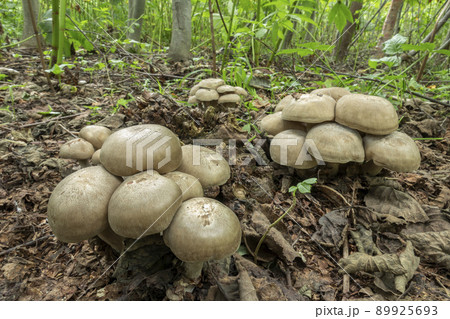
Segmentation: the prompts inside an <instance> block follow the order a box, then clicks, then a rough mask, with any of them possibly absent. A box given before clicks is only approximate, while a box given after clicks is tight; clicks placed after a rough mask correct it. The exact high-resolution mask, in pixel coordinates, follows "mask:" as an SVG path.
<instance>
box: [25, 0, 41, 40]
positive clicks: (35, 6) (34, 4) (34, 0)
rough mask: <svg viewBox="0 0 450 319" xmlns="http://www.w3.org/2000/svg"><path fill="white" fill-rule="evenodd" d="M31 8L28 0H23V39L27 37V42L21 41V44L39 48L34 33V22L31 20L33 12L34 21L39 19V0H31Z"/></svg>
mask: <svg viewBox="0 0 450 319" xmlns="http://www.w3.org/2000/svg"><path fill="white" fill-rule="evenodd" d="M30 3H31V10H30V7H29V6H28V0H22V10H23V33H22V39H27V38H30V37H31V38H30V39H28V40H26V41H25V42H22V43H21V46H23V47H26V48H37V41H36V36H35V34H34V29H33V24H32V22H31V21H32V20H31V14H33V17H34V21H36V23H37V21H38V18H39V0H31V1H30Z"/></svg>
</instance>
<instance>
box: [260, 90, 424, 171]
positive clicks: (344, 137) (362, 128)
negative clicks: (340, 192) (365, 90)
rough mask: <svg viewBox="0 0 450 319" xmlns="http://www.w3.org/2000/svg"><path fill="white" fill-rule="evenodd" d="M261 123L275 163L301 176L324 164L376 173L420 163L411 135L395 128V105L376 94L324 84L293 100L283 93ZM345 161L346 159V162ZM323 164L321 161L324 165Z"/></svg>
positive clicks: (335, 168) (328, 168) (332, 168)
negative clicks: (291, 168)
mask: <svg viewBox="0 0 450 319" xmlns="http://www.w3.org/2000/svg"><path fill="white" fill-rule="evenodd" d="M260 127H261V129H262V130H263V131H265V132H266V133H267V134H268V135H269V136H273V138H272V141H271V144H270V156H271V158H272V160H273V161H274V162H277V163H278V164H281V165H285V166H288V167H293V168H295V169H296V171H297V173H298V174H299V175H304V174H305V173H306V172H308V171H307V170H311V169H314V168H315V167H317V165H318V164H322V165H323V164H326V169H325V171H328V174H329V175H335V174H337V173H338V172H339V170H340V169H341V168H342V167H341V166H342V164H346V166H344V168H342V170H344V169H345V171H346V173H349V174H355V173H360V172H362V173H364V174H367V175H372V176H374V175H377V174H378V173H379V172H380V171H381V170H382V169H383V168H386V169H389V170H393V171H397V172H411V171H414V170H416V169H418V168H419V165H420V152H419V149H418V147H417V145H416V143H415V142H414V140H413V139H412V138H411V137H409V136H408V135H406V134H404V133H402V132H398V131H397V128H398V116H397V113H396V111H395V108H394V106H393V105H392V104H391V103H390V102H389V101H388V100H386V99H384V98H382V97H378V96H371V95H364V94H352V93H350V92H349V91H348V90H347V89H344V88H337V87H334V88H324V89H317V90H314V91H312V92H311V93H310V94H303V95H301V96H300V98H298V99H296V98H294V97H293V96H292V95H287V96H286V97H285V98H283V99H282V100H281V101H280V102H279V103H278V105H277V106H276V108H275V110H274V113H272V114H269V115H267V116H265V117H264V118H263V119H262V120H261V122H260ZM347 163H348V164H347ZM322 167H323V166H322Z"/></svg>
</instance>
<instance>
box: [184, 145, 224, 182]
mask: <svg viewBox="0 0 450 319" xmlns="http://www.w3.org/2000/svg"><path fill="white" fill-rule="evenodd" d="M181 149H182V152H183V157H182V160H181V165H180V166H179V167H178V169H177V170H178V171H180V172H183V173H187V174H190V175H192V176H194V177H196V178H198V180H199V181H200V183H201V184H202V186H203V188H207V187H210V186H219V185H223V184H225V183H226V182H227V181H228V179H229V178H230V174H231V173H230V166H229V165H228V162H227V161H226V160H225V159H224V158H223V157H222V155H220V154H219V153H217V152H214V151H211V150H210V149H208V148H206V147H203V146H200V145H192V144H188V145H184V146H183V147H181Z"/></svg>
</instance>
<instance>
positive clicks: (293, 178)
mask: <svg viewBox="0 0 450 319" xmlns="http://www.w3.org/2000/svg"><path fill="white" fill-rule="evenodd" d="M14 53H20V54H21V57H15V58H14V57H13V56H12V54H13V52H8V53H6V52H4V53H2V56H1V57H0V67H7V68H12V69H14V70H16V71H18V73H17V74H15V73H14V74H13V73H11V74H10V75H9V76H8V78H6V79H3V80H2V81H1V82H0V87H1V91H0V105H1V109H0V139H1V140H0V173H1V179H0V216H1V218H0V300H246V299H248V298H247V297H248V296H255V293H256V297H257V298H258V299H259V300H398V299H399V300H449V299H450V292H449V289H450V278H449V276H448V274H449V268H450V261H449V258H450V257H449V252H450V251H449V247H450V245H449V244H450V235H449V231H450V227H449V225H450V223H449V221H450V220H449V219H450V218H449V217H450V210H449V209H450V206H449V201H450V189H449V181H450V161H449V159H450V154H449V145H450V133H449V130H448V128H449V122H448V120H447V119H446V117H445V116H446V115H448V111H449V110H448V109H447V110H446V109H445V107H444V106H442V105H440V104H437V103H433V102H430V101H427V100H425V99H408V100H404V101H400V102H401V105H402V106H401V108H399V112H398V113H399V118H402V121H401V124H400V130H401V131H403V132H405V133H407V134H408V135H410V136H411V137H414V138H422V140H417V141H416V143H417V145H418V147H419V149H420V152H421V156H422V163H421V166H420V168H419V170H417V171H415V172H414V173H395V172H390V171H387V170H383V171H382V173H381V174H380V175H379V176H378V177H377V178H369V177H365V176H362V175H359V174H358V175H351V174H339V175H338V176H335V177H330V176H326V175H325V174H322V171H321V170H316V171H314V172H312V173H311V175H310V176H308V177H317V178H318V182H317V184H316V185H315V186H313V188H312V192H311V193H310V194H298V195H297V203H296V205H295V207H294V208H293V209H292V210H291V211H290V213H289V214H288V215H287V216H286V217H285V218H284V219H283V220H282V221H281V222H280V223H279V224H278V225H277V226H276V227H275V228H274V229H276V234H273V233H275V231H273V232H272V233H271V234H272V235H271V236H269V238H268V239H267V240H266V242H265V244H264V245H263V246H262V249H261V251H260V254H259V257H260V259H259V260H258V263H257V264H255V262H254V258H253V256H252V251H253V250H254V248H255V245H256V243H257V241H258V240H259V238H260V237H261V235H262V233H263V232H264V231H265V229H267V226H268V225H270V223H272V222H273V221H275V220H276V219H277V218H278V217H279V216H280V215H281V214H283V212H284V211H285V210H287V209H288V208H289V206H290V205H291V204H292V197H291V194H290V193H289V192H288V189H289V187H290V186H291V185H296V184H297V183H298V182H300V181H302V180H303V179H304V177H300V176H298V175H296V174H295V172H293V171H290V170H289V169H287V168H285V167H282V166H280V165H277V164H275V163H273V162H270V160H269V158H270V157H269V153H268V143H265V144H263V145H262V147H261V149H257V152H259V155H260V156H261V158H263V159H266V160H267V162H268V163H269V164H268V165H259V164H258V163H257V161H256V160H255V158H252V157H251V154H250V151H249V149H250V147H248V145H247V146H246V145H245V144H244V143H243V142H242V140H243V139H244V140H245V139H247V138H248V137H249V135H248V134H247V132H245V131H243V130H242V129H241V127H242V126H243V124H242V122H240V121H238V119H241V120H242V119H244V120H246V121H250V122H253V121H255V120H256V119H258V118H259V117H260V116H261V115H262V114H264V112H265V111H266V110H268V109H270V108H268V107H269V106H272V107H274V106H275V103H274V102H272V104H271V101H270V93H269V92H267V91H265V90H263V89H260V90H258V94H259V95H260V97H261V100H259V101H255V102H254V105H255V107H256V109H255V110H247V109H245V108H244V107H241V108H239V109H232V110H230V111H228V112H219V111H217V110H215V109H214V108H208V109H206V110H201V109H199V108H195V107H187V106H186V104H183V103H182V102H181V101H187V95H188V92H189V88H190V87H191V86H192V85H194V83H195V82H194V81H193V80H192V79H190V78H188V80H186V81H184V82H183V83H182V85H178V84H173V86H171V89H170V91H169V90H160V89H158V83H157V81H156V80H155V79H158V81H159V84H160V85H162V87H165V85H166V84H167V83H169V82H170V81H173V80H174V79H175V78H176V77H177V76H178V77H183V76H185V75H187V74H188V73H189V72H192V71H193V70H195V68H198V69H200V68H201V66H199V65H197V66H189V65H181V64H176V65H172V66H171V68H169V67H167V66H165V65H164V64H163V63H162V62H158V61H157V60H155V61H154V62H153V63H154V65H157V68H156V70H155V69H154V65H151V64H144V63H143V64H142V65H141V66H142V69H141V71H140V73H139V72H138V71H136V73H135V74H137V75H138V76H137V77H135V76H130V72H128V71H126V70H125V71H121V70H118V69H110V70H109V72H106V69H104V70H99V71H95V72H93V73H92V74H91V73H89V72H83V71H81V70H80V69H79V68H75V69H72V70H71V71H70V73H69V74H66V75H64V77H63V82H64V83H66V86H65V88H63V89H61V90H57V91H56V92H53V91H52V90H51V88H50V87H49V85H48V83H47V80H46V78H45V76H44V75H43V73H42V72H41V71H38V70H37V68H38V65H39V62H38V58H37V57H36V56H34V55H30V54H28V53H27V52H20V51H19V52H14ZM97 58H98V57H95V56H92V57H89V56H87V57H84V59H85V61H87V63H88V64H89V63H91V64H93V63H94V62H95V61H96V59H97ZM111 58H116V59H123V60H125V61H126V60H127V59H128V58H127V57H126V56H115V57H111ZM151 74H156V75H151ZM197 75H199V74H197ZM204 77H206V75H204ZM52 81H53V83H55V81H56V80H55V79H53V80H52ZM79 81H82V82H81V83H80V82H79ZM302 85H304V86H308V85H309V82H308V79H305V80H304V81H303V82H302ZM55 87H56V86H55ZM299 93H303V92H299ZM130 94H131V95H132V96H133V97H134V100H131V101H129V102H125V103H123V101H125V100H127V99H130ZM281 97H283V96H282V95H280V96H279V97H276V100H277V101H278V100H279V99H280V98H281ZM177 101H178V102H177ZM121 103H122V105H123V106H122V107H116V106H117V105H120V104H121ZM447 103H448V102H447ZM124 104H125V105H124ZM93 123H98V124H100V125H104V126H107V127H109V128H110V129H112V130H115V129H119V128H122V127H126V126H130V125H137V124H145V123H155V124H161V125H164V126H166V127H168V128H169V129H171V130H172V131H173V132H175V133H176V134H177V135H178V136H179V137H180V140H181V141H183V142H184V143H191V142H192V139H193V138H221V139H224V142H225V144H224V148H225V152H224V153H223V154H224V156H225V157H226V158H227V156H228V154H229V152H227V150H228V148H229V146H228V145H227V141H228V140H229V139H237V140H238V143H237V148H238V151H237V158H236V165H232V166H231V170H232V173H231V178H230V179H229V181H228V182H227V183H226V184H225V185H223V186H221V187H220V188H218V187H216V188H211V189H208V190H207V192H206V195H207V196H210V197H214V198H216V199H218V200H220V201H221V202H223V203H224V204H225V205H227V206H228V207H230V208H231V209H232V210H233V211H234V212H235V213H236V214H237V216H238V217H239V219H240V221H241V223H242V227H243V231H244V233H243V234H244V235H243V243H242V247H241V249H239V250H238V252H237V253H235V254H234V255H233V256H232V258H231V261H230V262H229V264H226V265H223V264H221V263H214V262H212V263H210V264H209V265H207V266H206V267H205V271H204V272H203V275H202V277H201V278H200V279H199V280H197V281H196V282H194V283H185V282H182V281H180V280H179V279H180V275H181V269H182V267H181V263H180V262H179V261H177V260H176V258H175V257H174V256H173V255H172V254H171V253H170V251H168V250H167V248H166V247H164V246H163V245H161V244H160V242H158V239H157V238H156V239H155V238H152V239H151V240H148V241H143V242H142V243H141V244H139V245H135V247H134V249H133V251H130V252H128V253H127V254H125V255H124V256H123V257H122V258H121V259H120V260H119V261H118V260H117V258H118V257H119V254H118V253H117V252H115V251H114V250H113V249H112V248H111V247H109V246H108V245H107V244H105V243H103V242H102V241H101V240H100V239H99V238H93V239H91V240H89V241H83V242H81V243H76V244H66V243H62V242H60V241H58V240H57V239H56V238H55V237H54V235H53V234H52V231H51V229H50V227H49V224H48V221H47V216H46V211H47V202H48V199H49V196H50V194H51V192H52V190H53V189H54V188H55V186H56V185H57V183H58V182H59V181H61V179H62V178H64V177H65V176H67V175H69V174H70V173H72V172H73V171H75V170H77V169H79V166H78V164H77V163H76V162H75V161H73V160H65V159H60V158H59V157H58V152H59V147H60V146H61V145H62V144H63V143H65V142H66V141H68V140H70V139H71V138H73V136H72V135H73V134H75V135H76V133H77V132H79V130H80V129H81V128H82V127H83V126H85V125H88V124H93ZM252 134H256V138H265V136H261V135H259V134H257V133H252ZM251 136H253V135H251ZM423 138H433V139H429V140H423ZM255 141H256V140H255ZM255 141H254V142H253V143H255ZM248 158H251V160H250V162H249V165H245V164H247V162H248V160H246V159H248ZM227 159H228V158H227ZM347 171H351V169H348V170H347ZM380 185H381V186H382V187H385V188H386V189H387V190H388V191H389V192H390V195H389V196H391V195H392V196H394V197H395V198H396V199H395V200H396V201H397V200H398V203H400V204H399V205H400V206H399V207H397V208H398V209H399V211H400V215H397V216H396V217H395V218H391V217H390V215H389V214H383V212H382V210H383V209H385V207H386V206H389V205H391V204H392V203H393V202H392V196H391V197H389V196H387V197H386V196H385V195H380V194H378V191H379V190H380V187H379V186H380ZM377 187H378V188H377ZM383 196H384V197H383ZM373 197H375V202H377V203H378V204H379V203H380V202H383V201H385V202H386V203H385V205H384V206H383V205H381V206H383V207H380V208H374V206H373V205H372V204H370V203H371V200H370V199H373ZM405 198H406V199H405ZM372 202H373V200H372ZM396 203H397V202H396ZM405 203H406V204H405ZM393 205H394V206H395V205H397V204H393ZM390 209H391V208H390ZM413 213H414V214H413ZM415 213H417V214H415ZM325 215H326V217H324V216H325ZM412 215H414V216H412ZM419 215H420V216H422V217H420V218H417V216H419ZM365 232H369V235H364V234H366V233H365ZM418 234H424V237H420V238H419V237H417V236H416V237H414V236H415V235H418ZM425 235H426V236H428V237H426V236H425ZM430 236H431V237H432V239H430V238H431V237H430ZM433 236H434V237H433ZM362 237H364V238H365V239H366V240H368V241H369V243H367V242H366V243H365V244H364V243H363V244H361V242H360V241H359V239H358V238H362ZM409 242H412V243H413V245H414V249H412V248H411V247H412V246H411V247H409V246H408V243H409ZM424 243H425V244H424ZM427 243H428V244H427ZM361 245H362V246H361ZM421 245H423V246H425V248H421V247H422V246H421ZM369 246H370V247H372V248H373V247H375V248H373V249H375V250H376V251H378V256H387V255H389V256H390V257H389V258H391V257H392V258H397V259H398V258H400V259H401V260H410V261H411V264H414V262H415V260H417V261H418V259H415V258H416V256H417V257H419V258H420V263H418V264H417V265H416V266H415V267H412V266H411V267H410V268H408V267H406V266H405V269H412V270H408V271H407V272H406V273H407V274H406V275H405V278H406V280H404V283H403V286H402V285H401V284H400V286H397V282H396V286H395V287H394V288H393V287H386V286H383V285H384V284H385V283H386V280H385V279H383V278H385V277H386V276H387V277H389V276H391V277H390V278H391V279H392V278H394V277H392V274H391V273H389V271H388V270H386V269H383V268H382V267H381V266H380V265H379V264H377V262H376V261H375V259H370V258H372V257H373V256H375V255H376V254H375V253H372V254H370V253H369V254H368V255H365V258H366V257H367V256H369V257H367V258H369V259H370V262H368V263H369V264H370V263H371V262H372V261H373V263H374V265H375V266H373V267H372V266H370V267H372V268H373V269H369V268H370V267H368V266H367V265H363V264H361V263H360V264H358V265H357V268H358V267H359V268H358V269H357V270H356V271H355V272H353V273H350V274H347V275H344V274H343V273H342V268H341V267H340V266H338V264H337V262H338V261H339V260H341V259H342V258H343V257H344V256H347V255H348V254H350V256H352V255H354V254H355V253H357V252H361V250H365V251H366V253H367V252H368V250H370V249H368V247H369ZM408 247H409V248H408ZM408 249H409V250H408ZM406 251H407V252H408V254H406V253H405V252H406ZM355 256H359V255H355ZM397 256H400V257H397ZM401 256H407V257H404V259H402V257H401ZM341 265H342V264H341ZM370 265H372V264H370ZM402 265H405V264H404V263H402ZM408 274H409V275H408ZM395 280H397V277H396V279H395ZM391 281H392V280H391ZM383 282H384V284H383ZM246 289H247V290H246ZM245 291H250V293H245ZM252 292H253V293H252ZM250 299H251V298H250Z"/></svg>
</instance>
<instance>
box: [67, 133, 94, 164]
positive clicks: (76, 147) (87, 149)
mask: <svg viewBox="0 0 450 319" xmlns="http://www.w3.org/2000/svg"><path fill="white" fill-rule="evenodd" d="M92 154H94V146H93V145H92V144H91V143H89V142H88V141H86V140H84V139H82V138H76V139H73V140H70V141H68V142H66V143H64V144H63V145H61V148H60V149H59V157H61V158H70V159H77V160H85V159H89V158H91V156H92Z"/></svg>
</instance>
